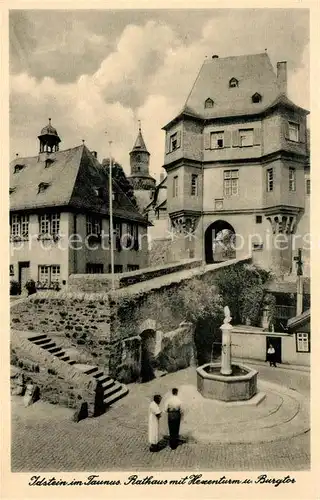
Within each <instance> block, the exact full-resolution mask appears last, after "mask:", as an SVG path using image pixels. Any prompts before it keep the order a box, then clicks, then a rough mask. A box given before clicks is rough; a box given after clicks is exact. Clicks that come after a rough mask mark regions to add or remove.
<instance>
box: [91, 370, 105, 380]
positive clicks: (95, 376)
mask: <svg viewBox="0 0 320 500" xmlns="http://www.w3.org/2000/svg"><path fill="white" fill-rule="evenodd" d="M103 375H104V373H103V371H101V370H100V371H97V372H94V373H92V376H93V377H94V378H96V379H97V380H98V381H99V382H100V378H101V377H103Z"/></svg>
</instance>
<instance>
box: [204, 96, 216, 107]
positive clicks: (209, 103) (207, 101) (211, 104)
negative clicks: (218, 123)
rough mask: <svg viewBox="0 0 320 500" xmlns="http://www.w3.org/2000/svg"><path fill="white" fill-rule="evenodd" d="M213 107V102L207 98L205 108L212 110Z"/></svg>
mask: <svg viewBox="0 0 320 500" xmlns="http://www.w3.org/2000/svg"><path fill="white" fill-rule="evenodd" d="M213 105H214V102H213V100H212V99H210V97H208V99H206V100H205V102H204V107H205V108H213Z"/></svg>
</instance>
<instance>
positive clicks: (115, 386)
mask: <svg viewBox="0 0 320 500" xmlns="http://www.w3.org/2000/svg"><path fill="white" fill-rule="evenodd" d="M122 387H123V386H122V384H119V382H114V384H112V386H111V387H110V388H109V389H107V390H106V391H104V396H103V401H105V400H106V399H108V398H110V397H111V396H112V395H113V394H115V393H116V392H119V391H121V389H122Z"/></svg>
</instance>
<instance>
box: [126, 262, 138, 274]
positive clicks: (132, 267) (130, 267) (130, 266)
mask: <svg viewBox="0 0 320 500" xmlns="http://www.w3.org/2000/svg"><path fill="white" fill-rule="evenodd" d="M138 269H139V266H138V265H136V264H128V266H127V271H128V272H130V271H138Z"/></svg>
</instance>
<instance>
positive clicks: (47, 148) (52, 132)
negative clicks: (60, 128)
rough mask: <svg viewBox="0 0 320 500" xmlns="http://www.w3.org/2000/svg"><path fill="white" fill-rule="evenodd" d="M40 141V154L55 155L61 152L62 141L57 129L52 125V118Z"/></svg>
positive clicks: (42, 132) (39, 137)
mask: <svg viewBox="0 0 320 500" xmlns="http://www.w3.org/2000/svg"><path fill="white" fill-rule="evenodd" d="M38 139H39V141H40V149H39V153H55V152H56V151H59V143H60V142H61V139H60V137H59V136H58V132H57V131H56V129H55V128H54V127H53V126H52V125H51V118H49V123H48V125H46V126H45V127H44V128H43V129H42V130H41V133H40V135H39V136H38Z"/></svg>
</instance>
